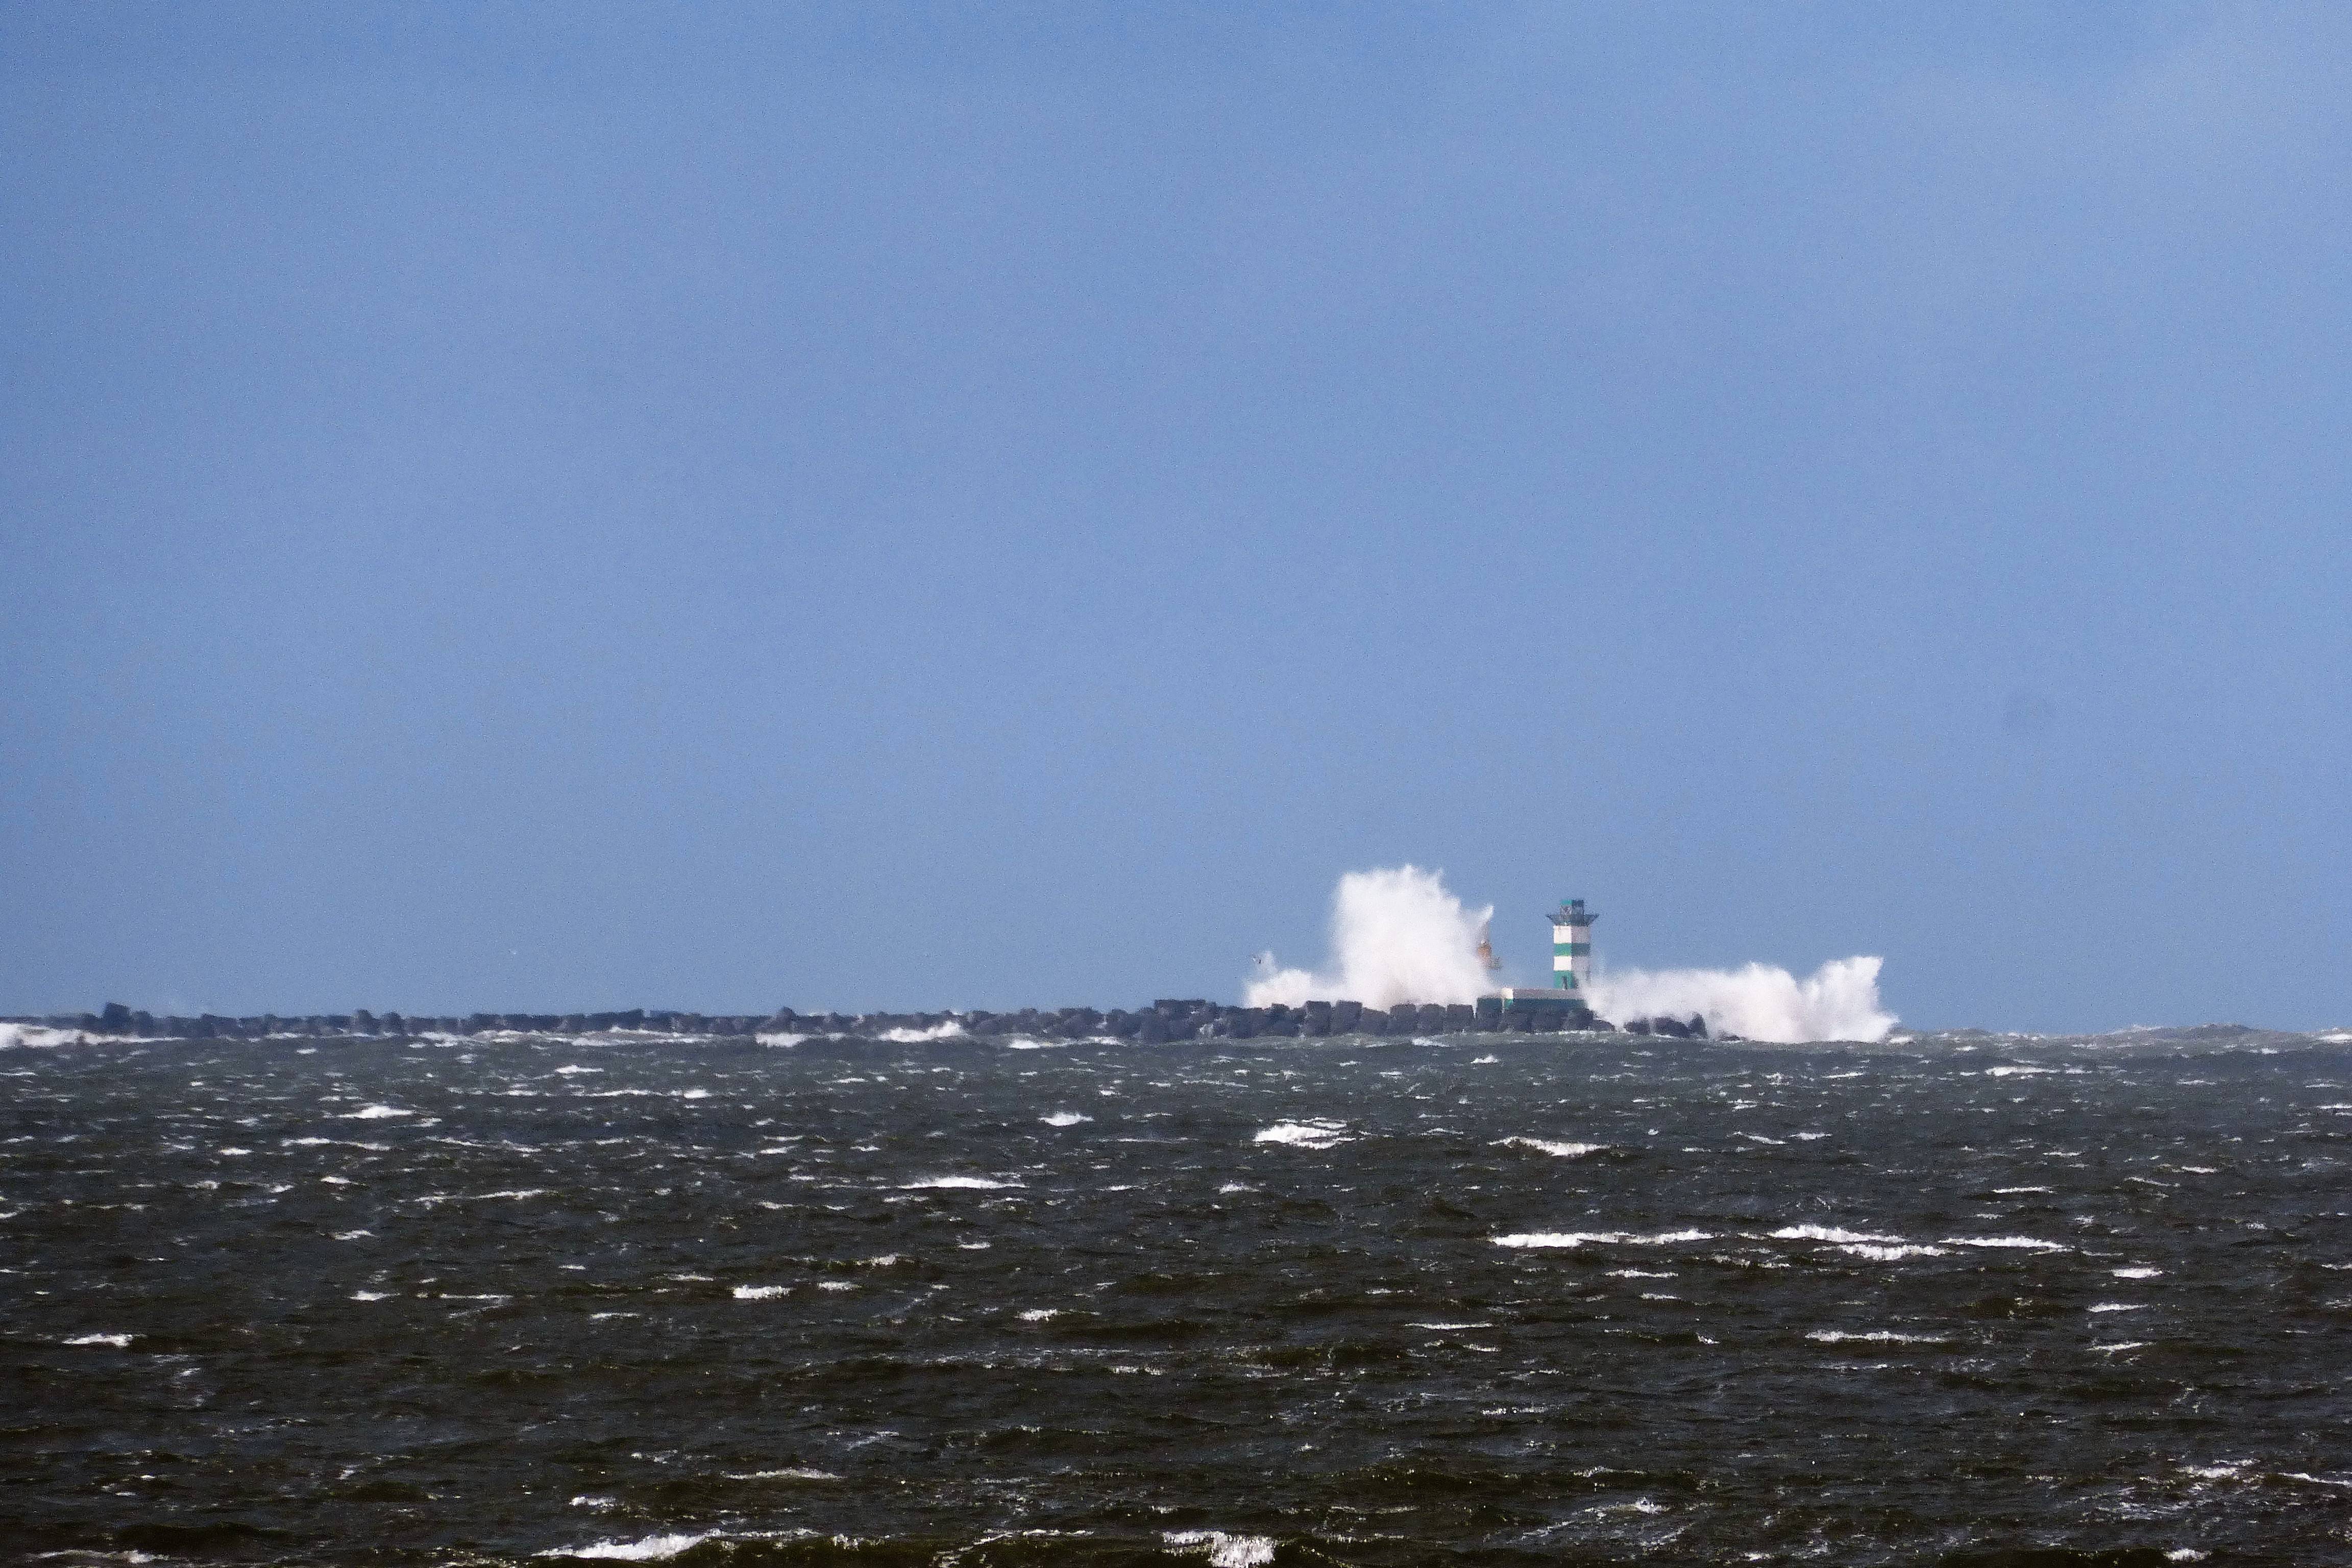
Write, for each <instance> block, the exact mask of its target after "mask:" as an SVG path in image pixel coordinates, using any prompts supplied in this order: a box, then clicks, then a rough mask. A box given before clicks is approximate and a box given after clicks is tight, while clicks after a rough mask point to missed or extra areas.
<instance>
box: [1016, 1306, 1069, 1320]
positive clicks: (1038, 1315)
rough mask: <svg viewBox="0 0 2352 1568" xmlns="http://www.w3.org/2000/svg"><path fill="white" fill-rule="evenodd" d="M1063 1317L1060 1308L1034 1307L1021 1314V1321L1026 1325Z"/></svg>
mask: <svg viewBox="0 0 2352 1568" xmlns="http://www.w3.org/2000/svg"><path fill="white" fill-rule="evenodd" d="M1061 1315H1062V1313H1061V1309H1060V1308H1058V1307H1032V1308H1030V1309H1029V1310H1027V1311H1025V1312H1024V1313H1022V1314H1021V1321H1023V1322H1024V1323H1043V1322H1046V1321H1050V1320H1052V1319H1055V1318H1058V1317H1060V1316H1061Z"/></svg>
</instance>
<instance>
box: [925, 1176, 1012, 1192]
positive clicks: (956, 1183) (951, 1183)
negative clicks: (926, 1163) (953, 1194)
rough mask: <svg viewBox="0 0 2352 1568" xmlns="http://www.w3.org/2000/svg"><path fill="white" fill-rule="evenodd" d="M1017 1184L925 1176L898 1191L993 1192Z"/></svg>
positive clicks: (960, 1177)
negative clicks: (966, 1189)
mask: <svg viewBox="0 0 2352 1568" xmlns="http://www.w3.org/2000/svg"><path fill="white" fill-rule="evenodd" d="M1019 1185H1020V1183H1018V1182H999V1181H993V1180H992V1179H990V1178H989V1177H987V1176H926V1177H924V1178H923V1179H922V1180H921V1181H919V1182H908V1183H906V1184H903V1185H901V1186H900V1187H899V1188H898V1190H899V1191H900V1192H902V1193H920V1192H929V1191H930V1190H932V1189H934V1188H939V1187H970V1188H973V1189H975V1190H979V1191H984V1192H993V1191H995V1190H996V1189H998V1188H1000V1187H1017V1186H1019Z"/></svg>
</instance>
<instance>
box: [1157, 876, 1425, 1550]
mask: <svg viewBox="0 0 2352 1568" xmlns="http://www.w3.org/2000/svg"><path fill="white" fill-rule="evenodd" d="M1407 869H1411V868H1410V867H1408V868H1407ZM1165 1539H1166V1541H1167V1542H1168V1544H1169V1545H1171V1546H1194V1547H1199V1548H1201V1549H1202V1551H1203V1552H1206V1553H1207V1555H1208V1559H1209V1568H1265V1564H1267V1563H1271V1562H1273V1561H1274V1541H1273V1539H1272V1538H1271V1537H1269V1536H1264V1535H1228V1534H1226V1533H1225V1532H1224V1531H1222V1530H1185V1531H1171V1533H1170V1534H1169V1535H1168V1536H1166V1537H1165Z"/></svg>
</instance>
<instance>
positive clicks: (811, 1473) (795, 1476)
mask: <svg viewBox="0 0 2352 1568" xmlns="http://www.w3.org/2000/svg"><path fill="white" fill-rule="evenodd" d="M726 1475H727V1479H729V1480H730V1481H837V1480H839V1479H841V1478H840V1477H839V1476H837V1475H835V1474H834V1473H833V1472H832V1471H831V1470H750V1471H735V1470H730V1471H728V1472H726Z"/></svg>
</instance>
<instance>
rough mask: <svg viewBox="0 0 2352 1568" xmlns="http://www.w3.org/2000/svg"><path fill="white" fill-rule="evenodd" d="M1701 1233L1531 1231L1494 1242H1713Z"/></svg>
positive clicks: (1653, 1244) (1661, 1244)
mask: <svg viewBox="0 0 2352 1568" xmlns="http://www.w3.org/2000/svg"><path fill="white" fill-rule="evenodd" d="M1714 1239H1715V1236H1714V1233H1713V1232H1711V1231H1704V1230H1664V1231H1660V1232H1658V1233H1657V1234H1656V1235H1654V1236H1634V1235H1632V1234H1630V1233H1628V1232H1625V1231H1622V1230H1534V1231H1522V1232H1519V1233H1517V1235H1513V1236H1498V1237H1495V1238H1494V1241H1495V1245H1496V1247H1582V1246H1583V1245H1584V1244H1585V1243H1587V1242H1601V1243H1603V1244H1606V1245H1610V1246H1616V1247H1669V1246H1672V1245H1674V1244H1675V1243H1676V1242H1684V1241H1713V1240H1714Z"/></svg>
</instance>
